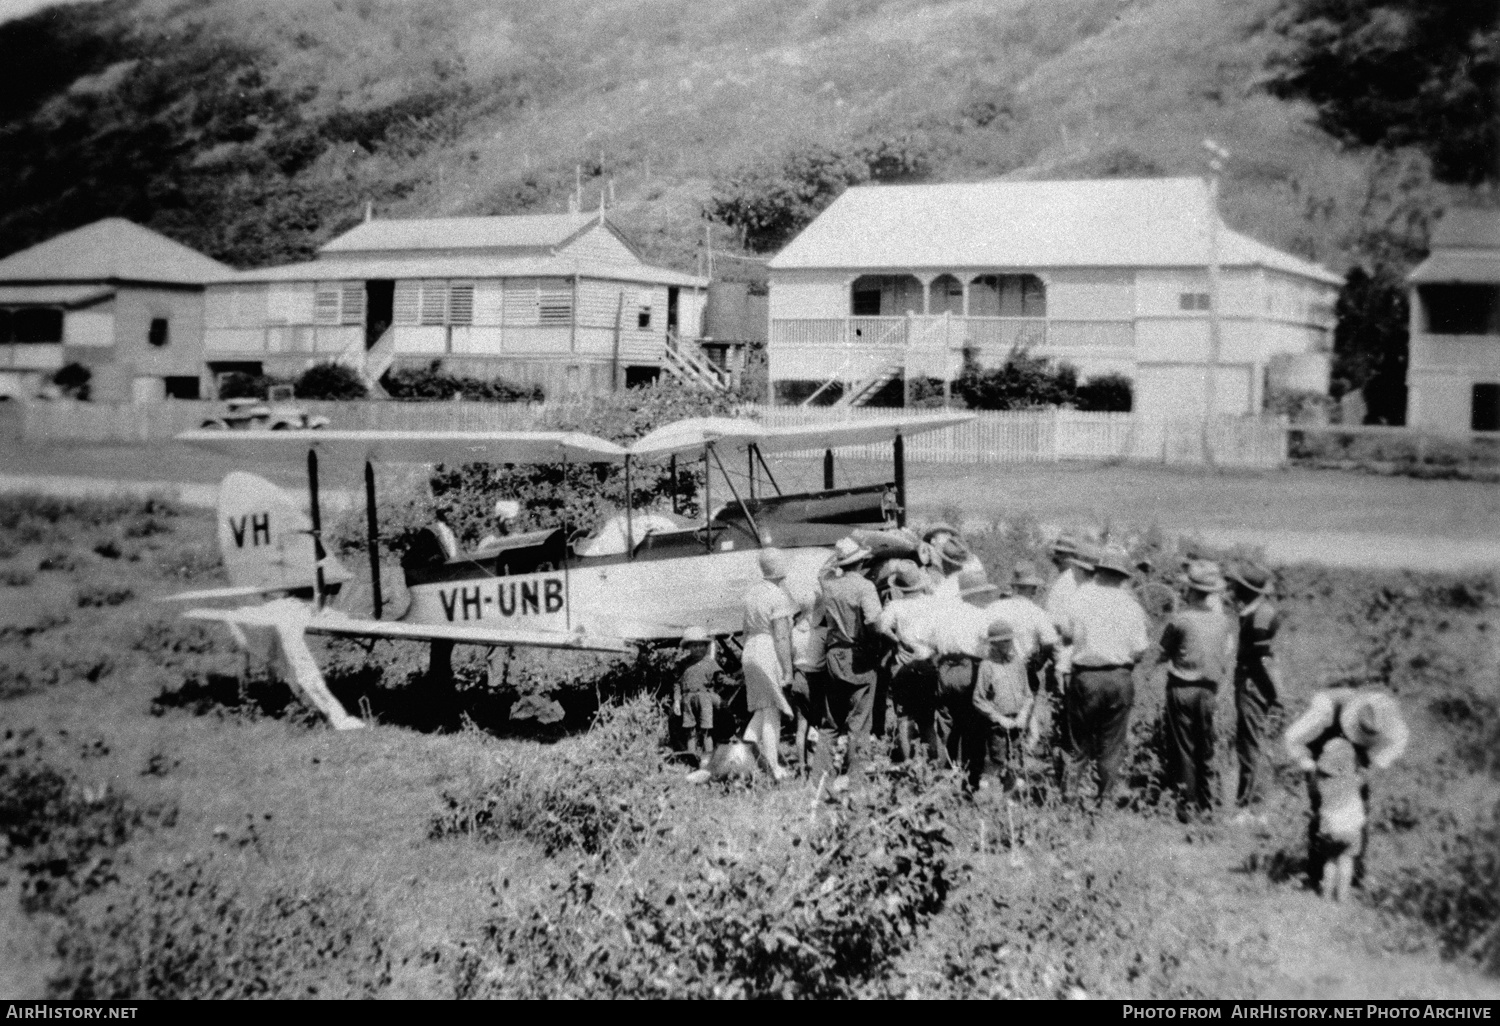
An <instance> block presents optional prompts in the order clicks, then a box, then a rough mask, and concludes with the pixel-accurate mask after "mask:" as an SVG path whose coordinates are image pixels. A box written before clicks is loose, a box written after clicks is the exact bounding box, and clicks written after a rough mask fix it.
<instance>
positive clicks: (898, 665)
mask: <svg viewBox="0 0 1500 1026" xmlns="http://www.w3.org/2000/svg"><path fill="white" fill-rule="evenodd" d="M886 587H887V592H888V595H889V599H888V601H887V602H886V604H885V608H884V609H882V610H881V611H880V617H879V618H878V619H877V620H876V621H875V629H876V631H877V632H878V633H879V634H880V635H881V636H882V637H883V638H884V639H885V640H886V642H887V648H886V651H885V654H884V657H883V659H882V662H881V665H882V673H883V674H884V676H885V678H886V680H887V681H888V687H889V690H890V695H891V701H892V704H893V705H894V707H895V712H896V742H897V745H898V747H899V749H900V752H901V755H902V756H903V757H904V758H908V759H909V758H912V757H913V755H914V748H915V746H916V744H917V743H918V740H919V739H920V740H924V741H925V740H926V739H927V737H928V736H929V734H930V731H931V726H932V712H933V702H934V701H935V700H936V697H937V679H936V669H935V667H934V665H933V663H932V657H933V655H934V654H935V653H934V649H933V648H932V645H931V638H932V635H933V623H934V618H935V617H936V615H937V614H938V612H939V608H938V607H937V606H936V605H935V603H934V601H933V598H932V579H931V578H930V577H928V575H927V574H926V573H924V572H923V571H922V570H921V568H919V567H917V566H911V567H903V568H901V569H899V570H897V571H896V572H895V573H893V574H891V575H889V576H888V577H887V578H886Z"/></svg>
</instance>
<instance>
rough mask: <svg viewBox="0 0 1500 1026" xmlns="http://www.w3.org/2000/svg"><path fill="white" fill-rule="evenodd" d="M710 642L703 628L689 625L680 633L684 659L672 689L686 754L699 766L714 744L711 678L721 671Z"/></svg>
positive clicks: (713, 700)
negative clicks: (685, 738)
mask: <svg viewBox="0 0 1500 1026" xmlns="http://www.w3.org/2000/svg"><path fill="white" fill-rule="evenodd" d="M713 644H714V643H713V639H712V638H710V637H709V636H708V631H706V630H704V629H703V628H702V627H689V628H688V629H687V630H685V631H684V632H683V634H682V649H683V651H684V652H685V653H686V654H687V660H686V663H685V665H684V667H683V670H682V672H681V674H679V675H678V678H677V683H676V684H675V685H674V686H673V688H672V715H673V716H674V717H677V718H679V720H680V721H681V723H682V730H683V732H684V733H685V734H686V735H687V748H688V753H689V754H690V755H694V756H696V757H697V759H698V764H699V765H700V766H706V765H707V764H708V757H709V755H710V754H712V752H713V747H714V746H713V732H714V706H715V705H717V704H718V696H717V695H715V694H714V681H715V679H716V678H717V676H718V674H719V672H720V671H719V661H718V660H717V659H715V658H714V656H713Z"/></svg>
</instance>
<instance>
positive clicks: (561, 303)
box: [537, 278, 573, 326]
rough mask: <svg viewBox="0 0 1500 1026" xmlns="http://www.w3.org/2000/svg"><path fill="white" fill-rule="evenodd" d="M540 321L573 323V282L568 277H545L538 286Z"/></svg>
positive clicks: (556, 323)
mask: <svg viewBox="0 0 1500 1026" xmlns="http://www.w3.org/2000/svg"><path fill="white" fill-rule="evenodd" d="M537 307H538V311H537V312H538V318H537V319H538V321H539V323H541V324H544V325H553V326H556V325H561V324H572V323H573V283H572V282H570V281H568V279H566V278H543V279H541V281H540V282H538V288H537Z"/></svg>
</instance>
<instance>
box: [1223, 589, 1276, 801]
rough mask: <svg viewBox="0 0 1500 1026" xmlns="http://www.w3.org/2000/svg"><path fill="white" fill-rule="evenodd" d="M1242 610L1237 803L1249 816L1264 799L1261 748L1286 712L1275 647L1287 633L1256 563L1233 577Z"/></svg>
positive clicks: (1237, 658)
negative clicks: (1259, 783) (1259, 784)
mask: <svg viewBox="0 0 1500 1026" xmlns="http://www.w3.org/2000/svg"><path fill="white" fill-rule="evenodd" d="M1228 577H1229V585H1230V588H1231V589H1232V591H1233V596H1234V601H1235V605H1236V606H1237V607H1238V610H1239V616H1238V619H1239V647H1238V649H1237V652H1236V655H1235V661H1234V708H1235V737H1234V749H1235V754H1236V755H1237V756H1238V758H1239V769H1240V776H1239V784H1238V787H1237V788H1236V791H1235V803H1236V804H1237V805H1239V807H1240V808H1241V809H1242V810H1244V811H1243V812H1241V815H1242V816H1246V817H1248V815H1249V808H1250V806H1251V804H1252V803H1254V802H1255V801H1257V800H1258V798H1259V795H1258V794H1257V789H1256V786H1255V785H1256V773H1257V771H1258V770H1259V768H1260V763H1261V749H1262V748H1263V747H1264V746H1265V741H1266V737H1267V736H1268V735H1269V734H1270V732H1271V730H1272V729H1273V723H1274V720H1275V718H1276V717H1277V716H1278V715H1279V713H1280V710H1281V680H1280V676H1279V674H1278V672H1277V669H1276V659H1275V657H1274V653H1273V652H1272V651H1271V644H1272V642H1274V641H1275V640H1276V632H1277V631H1278V630H1280V628H1281V615H1280V613H1279V612H1277V609H1276V606H1275V605H1274V604H1273V603H1272V601H1271V592H1272V590H1273V584H1272V578H1271V572H1270V571H1269V570H1267V569H1266V568H1265V567H1263V566H1260V565H1259V564H1256V563H1249V562H1247V563H1242V564H1240V565H1238V566H1235V567H1232V568H1230V570H1229V573H1228Z"/></svg>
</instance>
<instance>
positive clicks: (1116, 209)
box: [768, 179, 1340, 415]
mask: <svg viewBox="0 0 1500 1026" xmlns="http://www.w3.org/2000/svg"><path fill="white" fill-rule="evenodd" d="M1215 240H1217V241H1215ZM769 271H770V329H769V333H768V334H769V363H770V375H771V380H772V386H773V390H774V392H775V393H776V394H778V395H779V396H781V398H782V399H783V400H792V401H796V400H798V399H802V398H804V397H805V396H807V395H808V393H809V392H810V391H813V390H820V391H821V393H822V394H824V395H825V396H826V395H827V394H829V393H834V394H837V393H842V394H841V396H840V398H839V400H838V401H839V403H840V404H844V405H859V404H861V403H863V402H865V401H867V400H868V399H869V398H870V397H872V396H873V395H875V394H876V393H878V392H881V391H883V390H886V392H885V394H886V396H887V397H889V396H891V395H892V394H893V393H892V392H891V391H888V390H887V386H889V387H890V388H891V389H895V388H896V386H895V385H894V384H893V382H894V381H895V379H897V378H903V377H904V378H905V380H906V382H908V383H910V382H911V381H913V380H915V379H917V378H923V377H928V378H940V379H945V380H949V379H951V378H953V377H954V376H956V375H957V374H958V373H959V372H960V371H961V369H962V363H963V360H964V358H965V357H970V358H973V359H975V360H976V361H977V362H978V363H979V364H980V365H981V366H986V367H993V366H998V365H999V364H1001V363H1003V362H1004V360H1005V359H1006V357H1007V356H1008V355H1009V354H1010V353H1011V352H1013V351H1014V350H1017V349H1024V350H1027V351H1029V352H1030V353H1031V354H1032V355H1035V356H1040V357H1044V358H1048V359H1053V360H1057V361H1066V362H1067V363H1069V364H1071V365H1072V366H1073V367H1075V368H1076V369H1077V370H1078V372H1079V374H1080V376H1081V377H1083V378H1085V379H1087V378H1091V377H1097V376H1100V375H1104V374H1112V373H1113V374H1122V375H1125V376H1127V377H1130V378H1132V379H1133V380H1134V382H1135V391H1136V399H1137V408H1138V409H1139V408H1141V406H1142V405H1143V404H1144V405H1147V406H1150V407H1151V408H1153V409H1154V410H1156V411H1160V412H1162V413H1164V414H1165V413H1170V414H1172V415H1181V414H1183V413H1186V412H1192V411H1194V410H1201V409H1202V408H1203V404H1204V403H1205V402H1206V401H1207V400H1208V398H1209V396H1210V395H1212V397H1213V402H1214V408H1215V412H1219V413H1230V414H1239V413H1249V412H1255V411H1258V410H1260V409H1261V408H1262V403H1263V400H1264V397H1265V395H1266V393H1267V392H1268V390H1270V389H1273V388H1291V389H1297V390H1314V391H1317V390H1326V387H1327V373H1328V351H1329V349H1330V341H1331V333H1330V328H1331V324H1332V307H1333V300H1334V297H1335V295H1336V293H1337V288H1338V285H1339V283H1340V279H1339V278H1338V277H1337V276H1336V275H1334V274H1332V273H1331V272H1329V271H1328V270H1326V269H1325V268H1322V267H1319V266H1317V265H1315V264H1311V263H1309V262H1307V261H1304V260H1301V259H1299V258H1297V257H1294V256H1292V255H1290V254H1287V253H1282V252H1280V251H1278V250H1275V249H1273V248H1271V247H1269V246H1266V245H1264V244H1262V243H1260V242H1257V241H1256V240H1254V239H1251V238H1248V237H1246V236H1243V235H1240V234H1238V233H1235V232H1233V231H1231V230H1229V229H1228V228H1227V227H1225V226H1224V225H1223V224H1222V222H1221V221H1219V219H1218V215H1217V212H1216V211H1214V210H1213V208H1212V204H1211V202H1210V199H1209V195H1208V191H1207V189H1206V186H1205V184H1204V183H1203V182H1200V181H1197V180H1194V179H1143V180H1134V181H1132V180H1108V181H1093V182H1089V181H1065V182H1019V181H1017V182H1011V181H1002V182H979V183H962V184H953V185H932V186H863V187H855V188H852V189H849V190H847V191H846V192H844V193H843V194H842V195H841V196H840V197H839V199H838V200H836V201H835V202H834V204H833V205H832V206H830V207H829V208H828V209H827V210H826V211H824V212H823V213H822V214H821V215H819V217H818V218H817V219H816V220H814V221H813V223H812V224H811V225H809V226H808V227H807V228H806V229H805V230H804V231H803V233H802V234H801V235H799V236H798V237H797V238H796V239H794V240H793V241H792V242H791V243H790V244H789V245H788V246H787V247H786V248H785V249H784V250H782V252H780V253H778V254H777V255H776V256H775V257H774V258H773V259H772V260H771V262H770V264H769ZM1210 373H1212V374H1213V375H1214V388H1213V389H1212V390H1210V389H1208V388H1206V387H1205V386H1206V384H1207V378H1208V375H1209V374H1210ZM834 385H837V386H839V388H838V389H836V390H835V389H834V388H833V386H834ZM817 394H818V392H817V391H813V395H814V396H816V395H817ZM908 394H909V393H908Z"/></svg>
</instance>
